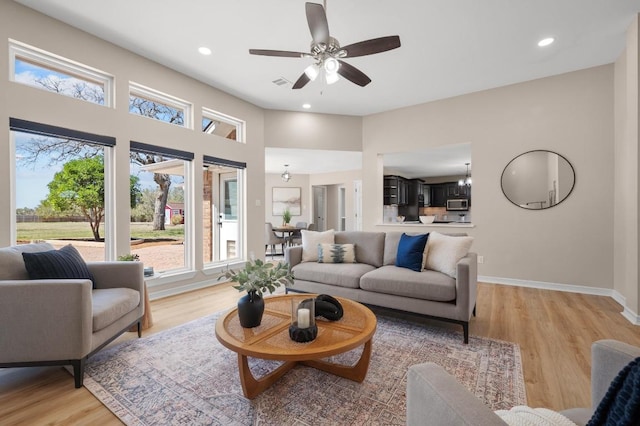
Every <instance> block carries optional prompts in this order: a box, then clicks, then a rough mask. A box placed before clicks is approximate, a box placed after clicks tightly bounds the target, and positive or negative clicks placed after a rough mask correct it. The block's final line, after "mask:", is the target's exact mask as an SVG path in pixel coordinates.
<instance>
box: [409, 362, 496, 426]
mask: <svg viewBox="0 0 640 426" xmlns="http://www.w3.org/2000/svg"><path fill="white" fill-rule="evenodd" d="M426 424H429V425H434V426H439V425H474V426H476V425H484V426H490V425H505V424H506V423H505V422H503V421H502V420H501V419H500V417H498V416H497V415H496V414H494V412H493V411H491V409H490V408H489V407H487V406H486V405H484V404H483V403H482V402H481V401H480V400H479V399H478V398H476V397H475V396H473V395H472V394H471V393H470V392H469V391H468V390H467V389H466V388H465V387H464V386H462V385H461V384H459V383H458V382H456V380H455V379H454V378H453V377H452V376H451V375H449V374H448V373H447V372H446V371H445V370H444V369H443V368H442V367H440V366H439V365H437V364H434V363H431V362H427V363H424V364H417V365H413V366H411V367H409V371H408V373H407V425H409V426H413V425H426Z"/></svg>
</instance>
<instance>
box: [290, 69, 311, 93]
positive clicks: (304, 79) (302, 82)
mask: <svg viewBox="0 0 640 426" xmlns="http://www.w3.org/2000/svg"><path fill="white" fill-rule="evenodd" d="M310 81H311V79H310V78H309V76H307V73H304V72H303V73H302V75H301V76H300V78H299V79H298V81H296V82H295V83H294V84H293V87H292V89H302V88H303V87H304V86H306V85H307V83H308V82H310Z"/></svg>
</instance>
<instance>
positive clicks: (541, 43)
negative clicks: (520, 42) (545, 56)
mask: <svg viewBox="0 0 640 426" xmlns="http://www.w3.org/2000/svg"><path fill="white" fill-rule="evenodd" d="M554 41H555V39H554V38H553V37H547V38H543V39H542V40H540V41H539V42H538V46H540V47H545V46H548V45H550V44H551V43H553V42H554Z"/></svg>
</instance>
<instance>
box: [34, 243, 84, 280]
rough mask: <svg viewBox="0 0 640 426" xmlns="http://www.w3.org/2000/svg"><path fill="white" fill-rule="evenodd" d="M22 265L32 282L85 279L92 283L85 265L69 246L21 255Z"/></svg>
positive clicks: (74, 249) (76, 251) (78, 254)
mask: <svg viewBox="0 0 640 426" xmlns="http://www.w3.org/2000/svg"><path fill="white" fill-rule="evenodd" d="M22 258H23V259H24V265H25V267H26V269H27V272H28V273H29V278H30V279H32V280H43V279H45V280H46V279H86V280H91V282H92V283H93V286H94V288H95V283H94V281H93V275H91V272H89V268H87V264H86V263H85V261H84V259H83V258H82V256H81V255H80V253H78V250H76V248H75V247H73V246H72V245H71V244H69V245H66V246H64V247H62V248H61V249H60V250H47V251H41V252H36V253H28V252H24V253H22Z"/></svg>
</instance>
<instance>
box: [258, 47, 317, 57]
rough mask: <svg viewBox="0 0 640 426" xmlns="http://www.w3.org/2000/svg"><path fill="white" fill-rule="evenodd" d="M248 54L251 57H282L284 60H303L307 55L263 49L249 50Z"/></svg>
mask: <svg viewBox="0 0 640 426" xmlns="http://www.w3.org/2000/svg"><path fill="white" fill-rule="evenodd" d="M249 53H251V54H252V55H262V56H282V57H285V58H304V57H305V56H308V55H309V54H308V53H302V52H289V51H287V50H265V49H249Z"/></svg>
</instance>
